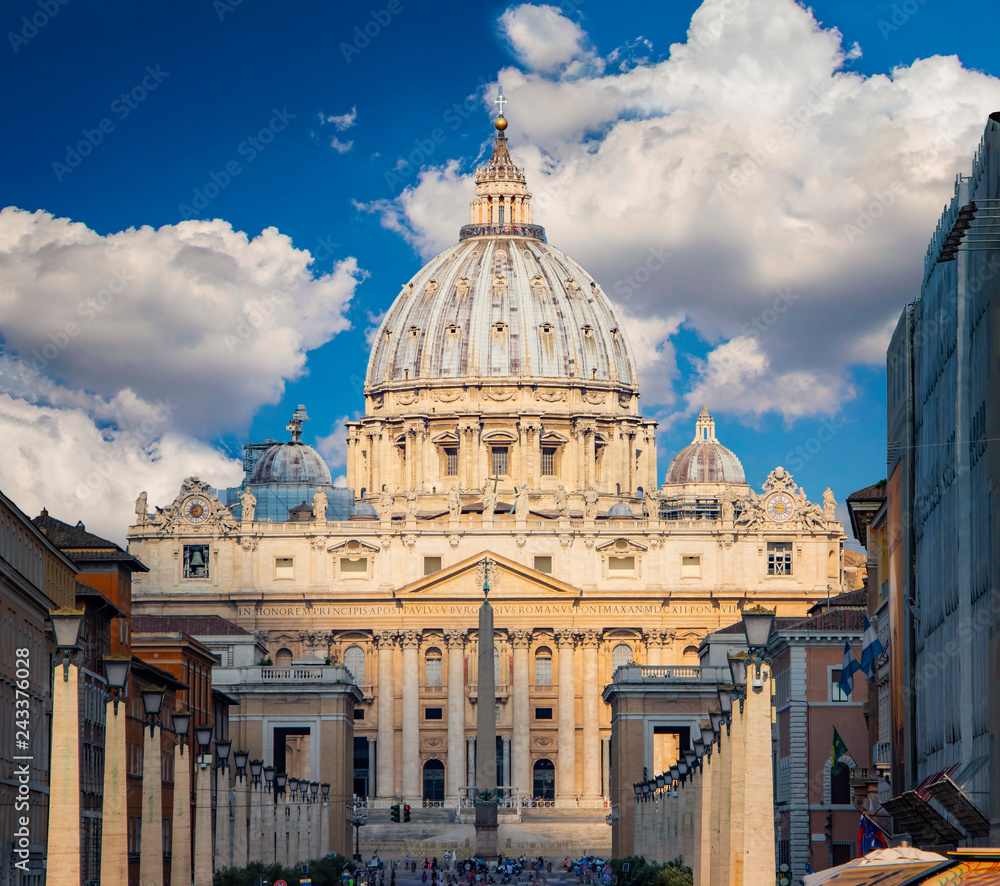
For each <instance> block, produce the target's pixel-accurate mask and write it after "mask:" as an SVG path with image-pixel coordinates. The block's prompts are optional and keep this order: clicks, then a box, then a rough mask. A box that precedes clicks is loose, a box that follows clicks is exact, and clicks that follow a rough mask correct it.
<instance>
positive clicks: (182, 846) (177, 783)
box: [101, 736, 192, 886]
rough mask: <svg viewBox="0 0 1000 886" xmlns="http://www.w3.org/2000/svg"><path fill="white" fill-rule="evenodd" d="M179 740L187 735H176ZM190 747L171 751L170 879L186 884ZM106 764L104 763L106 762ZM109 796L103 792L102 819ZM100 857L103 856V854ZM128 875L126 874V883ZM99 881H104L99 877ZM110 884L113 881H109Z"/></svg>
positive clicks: (189, 799)
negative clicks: (172, 765)
mask: <svg viewBox="0 0 1000 886" xmlns="http://www.w3.org/2000/svg"><path fill="white" fill-rule="evenodd" d="M179 737H180V738H181V739H183V738H186V737H187V736H179ZM191 757H192V751H191V748H188V749H187V753H184V745H183V744H180V745H179V746H178V748H177V753H176V754H174V810H173V815H174V818H173V821H172V822H171V824H170V841H171V847H170V879H171V880H172V881H173V882H175V883H180V884H182V886H188V879H189V878H190V876H191ZM105 765H107V764H105ZM107 803H108V795H107V794H105V795H104V808H105V813H104V814H105V820H106V818H107ZM102 858H103V856H102ZM127 880H128V878H127V877H126V882H127ZM101 882H102V883H103V882H104V880H103V878H102V880H101ZM108 882H109V884H113V883H114V881H113V880H109V881H108Z"/></svg>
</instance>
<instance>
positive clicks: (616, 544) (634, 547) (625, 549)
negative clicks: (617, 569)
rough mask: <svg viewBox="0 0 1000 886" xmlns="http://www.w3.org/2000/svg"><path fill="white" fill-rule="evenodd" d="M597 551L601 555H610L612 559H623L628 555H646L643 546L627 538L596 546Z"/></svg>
mask: <svg viewBox="0 0 1000 886" xmlns="http://www.w3.org/2000/svg"><path fill="white" fill-rule="evenodd" d="M597 550H598V551H600V552H601V553H602V554H605V555H608V554H610V555H611V556H614V557H624V556H626V555H628V554H644V553H646V547H645V546H644V545H641V544H638V543H637V542H634V541H631V540H629V539H627V538H616V539H615V540H614V541H609V542H608V543H607V544H603V545H598V547H597Z"/></svg>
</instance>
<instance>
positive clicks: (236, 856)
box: [233, 775, 248, 868]
mask: <svg viewBox="0 0 1000 886" xmlns="http://www.w3.org/2000/svg"><path fill="white" fill-rule="evenodd" d="M233 790H234V792H235V794H236V796H235V798H234V802H233V867H234V868H245V867H246V866H247V851H248V842H247V782H246V776H245V775H244V776H243V777H242V778H237V779H236V784H235V785H234V787H233Z"/></svg>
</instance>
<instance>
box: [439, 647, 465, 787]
mask: <svg viewBox="0 0 1000 886" xmlns="http://www.w3.org/2000/svg"><path fill="white" fill-rule="evenodd" d="M444 642H445V645H446V646H447V647H448V772H447V779H448V780H447V783H446V784H447V787H446V796H447V798H448V803H449V804H451V803H457V802H458V797H459V794H460V790H459V789H460V788H461V787H462V786H463V785H464V784H465V769H464V767H463V765H462V759H463V757H464V754H465V748H464V747H463V743H464V741H465V631H458V630H449V631H445V632H444Z"/></svg>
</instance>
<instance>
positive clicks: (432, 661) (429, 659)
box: [424, 647, 441, 686]
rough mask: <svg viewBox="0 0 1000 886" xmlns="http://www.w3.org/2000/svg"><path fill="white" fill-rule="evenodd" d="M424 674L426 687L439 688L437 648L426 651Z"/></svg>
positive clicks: (438, 651) (439, 675) (438, 652)
mask: <svg viewBox="0 0 1000 886" xmlns="http://www.w3.org/2000/svg"><path fill="white" fill-rule="evenodd" d="M424 663H425V665H426V674H427V685H428V686H440V685H441V650H440V649H438V648H437V647H431V648H430V649H428V650H427V655H426V656H425V661H424Z"/></svg>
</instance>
